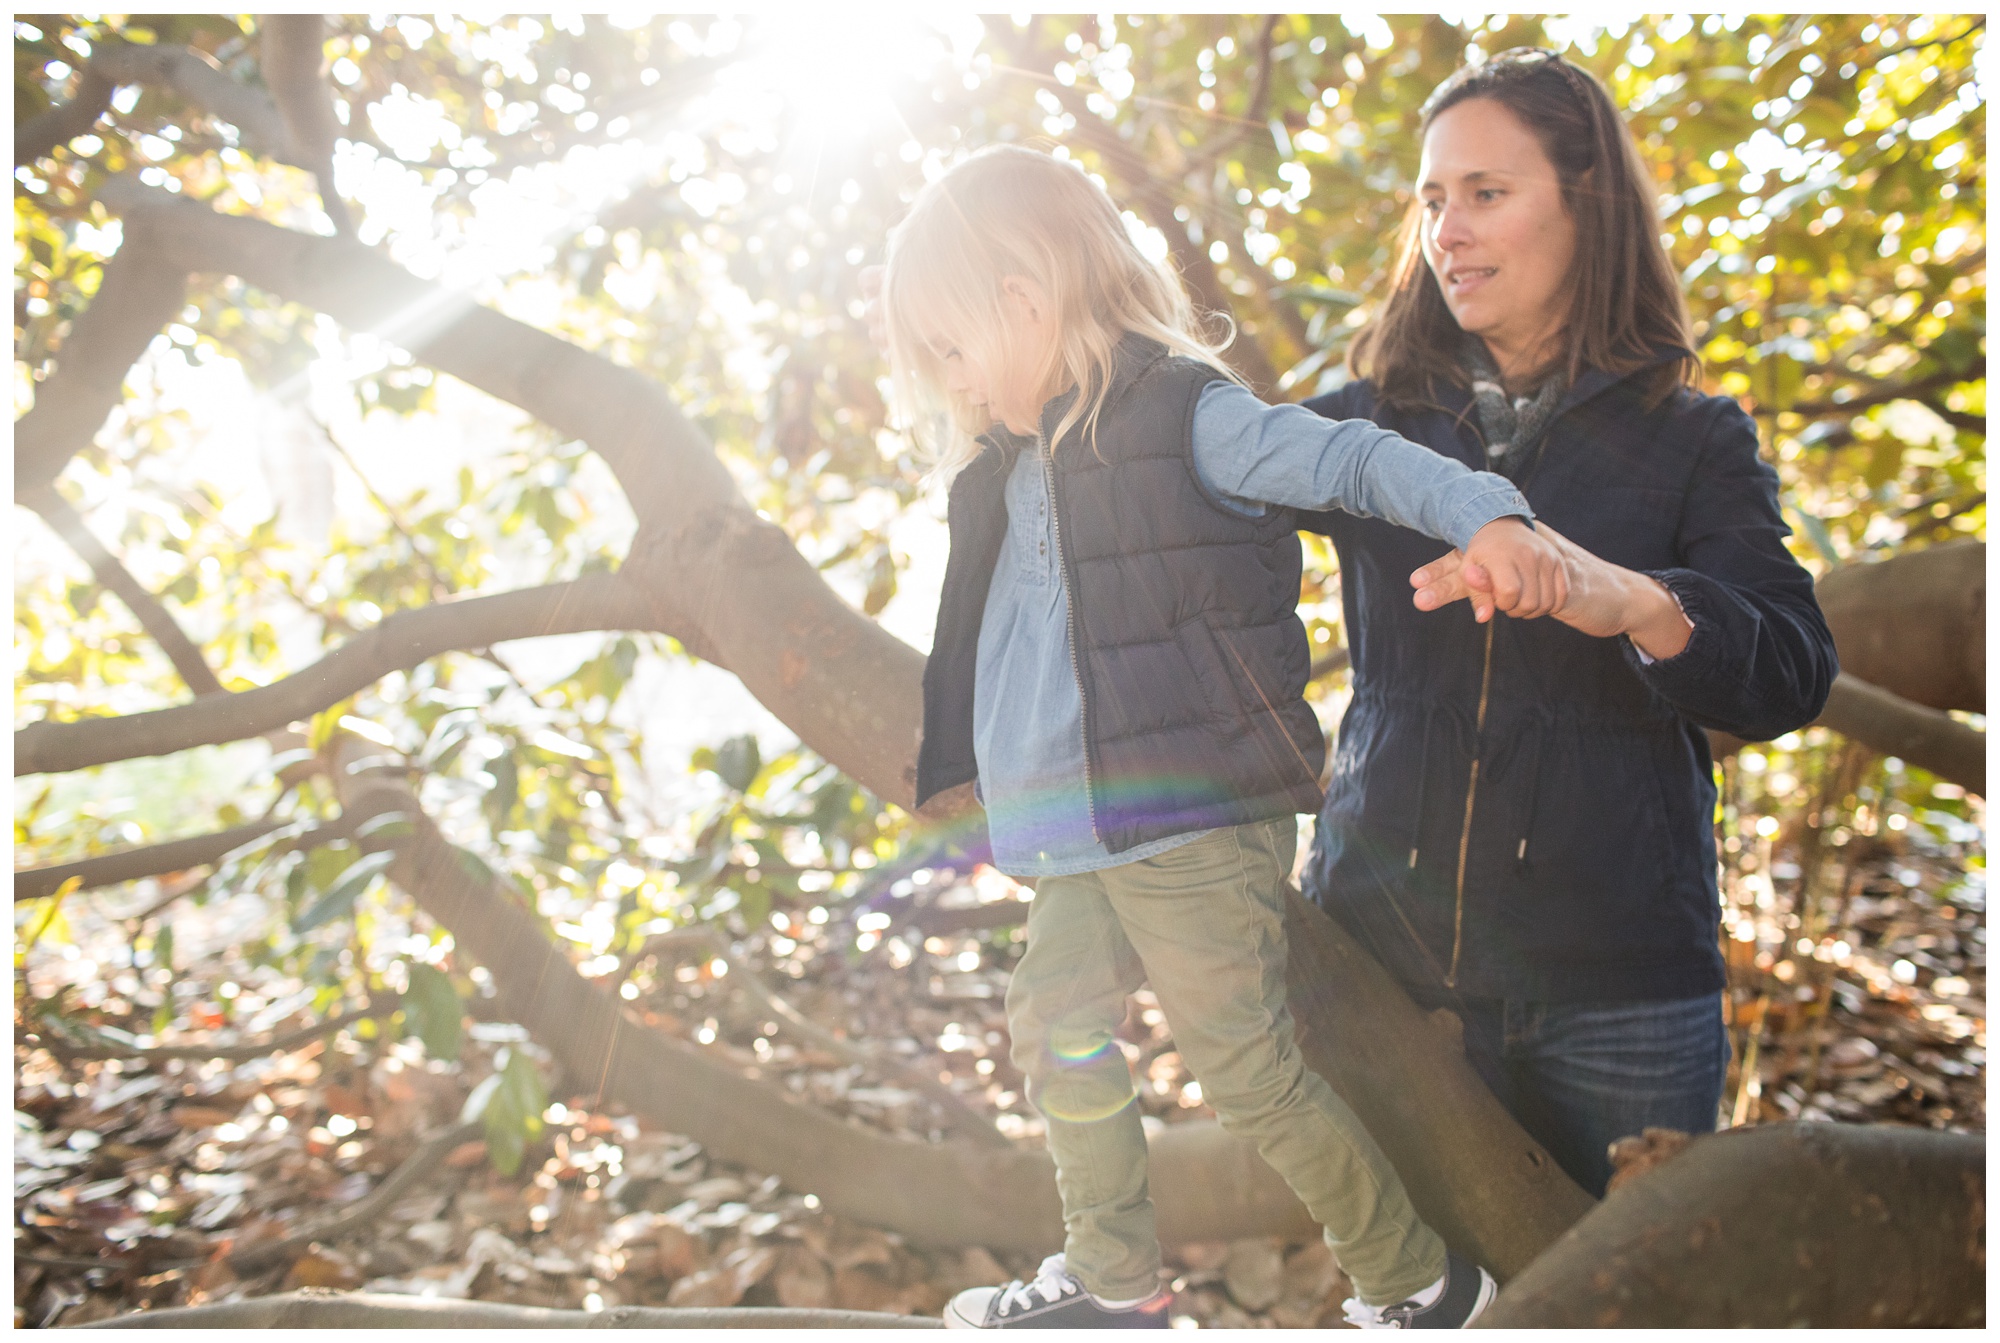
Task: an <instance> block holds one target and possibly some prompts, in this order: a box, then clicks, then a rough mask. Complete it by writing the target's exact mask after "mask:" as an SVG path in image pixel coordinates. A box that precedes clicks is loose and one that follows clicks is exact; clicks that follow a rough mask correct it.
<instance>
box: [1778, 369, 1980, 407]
mask: <svg viewBox="0 0 2000 1343" xmlns="http://www.w3.org/2000/svg"><path fill="white" fill-rule="evenodd" d="M1978 376H1980V374H1979V371H1978V370H1976V369H1974V370H1966V371H1962V372H1961V371H1958V370H1954V369H1948V368H1947V369H1939V370H1938V371H1937V372H1935V373H1928V374H1926V375H1924V376H1923V377H1921V378H1915V379H1912V380H1911V381H1909V382H1901V383H1896V384H1895V385H1893V386H1889V387H1877V388H1876V389H1875V390H1873V391H1869V392H1864V393H1862V394H1861V395H1859V396H1854V397H1850V398H1848V399H1847V400H1845V401H1806V402H1802V403H1799V404H1797V405H1791V406H1773V407H1772V410H1774V411H1776V412H1779V413H1783V414H1791V415H1803V416H1805V417H1806V418H1807V419H1813V418H1816V417H1818V416H1821V415H1855V414H1859V413H1860V412H1861V411H1864V410H1868V409H1870V408H1871V407H1874V406H1880V405H1886V404H1887V403H1889V402H1891V401H1914V400H1921V399H1922V398H1923V394H1924V393H1925V392H1933V391H1936V390H1937V389H1938V388H1940V387H1952V386H1956V385H1957V384H1959V383H1961V382H1970V381H1972V380H1973V379H1974V378H1977V377H1978Z"/></svg>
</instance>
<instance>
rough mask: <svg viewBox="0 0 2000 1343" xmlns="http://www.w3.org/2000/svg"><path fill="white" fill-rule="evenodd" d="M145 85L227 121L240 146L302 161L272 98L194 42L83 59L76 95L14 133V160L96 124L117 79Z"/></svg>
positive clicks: (115, 50) (101, 51) (119, 49)
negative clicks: (232, 73) (232, 75)
mask: <svg viewBox="0 0 2000 1343" xmlns="http://www.w3.org/2000/svg"><path fill="white" fill-rule="evenodd" d="M125 84H144V85H148V86H150V87H153V88H163V89H168V90H170V91H172V92H173V93H176V94H178V95H179V96H180V98H181V100H182V101H184V102H186V103H188V104H189V105H190V106H193V107H195V108H198V109H199V110H201V111H203V112H206V113H207V114H208V115H209V116H211V117H214V118H215V119H217V120H219V121H226V122H228V123H229V124H230V125H232V126H234V127H236V129H237V130H238V131H240V132H241V133H242V136H243V142H244V144H245V146H247V147H249V148H251V149H254V150H256V151H257V152H259V153H263V154H267V155H269V156H270V157H272V158H274V159H277V160H278V161H279V162H281V163H290V164H293V165H294V166H296V167H301V168H310V167H311V165H310V164H306V163H299V162H298V158H299V156H298V153H297V151H296V149H295V148H294V145H293V141H292V137H291V135H290V133H289V132H288V131H287V130H286V128H285V123H284V121H283V120H282V119H281V118H280V117H279V115H278V109H277V108H276V107H274V106H273V105H272V103H271V100H270V99H269V98H266V97H265V96H264V95H263V94H262V93H260V92H258V91H257V90H256V89H253V88H250V87H248V86H247V85H243V84H239V83H237V82H236V81H235V80H233V79H231V78H230V77H229V75H228V72H226V71H225V70H223V68H222V67H221V66H219V65H217V64H216V63H215V59H214V58H213V57H211V56H210V55H208V53H206V52H202V51H196V50H195V49H193V48H192V47H169V46H137V45H122V44H121V45H112V46H104V47H100V48H98V49H97V50H96V51H95V52H94V53H92V55H91V57H90V59H89V60H88V61H87V62H85V64H84V67H83V74H82V76H81V77H80V78H79V79H78V80H77V86H76V93H75V95H74V96H72V97H71V98H70V100H69V101H68V102H66V103H63V104H61V105H60V106H57V107H52V108H50V109H49V110H48V111H46V112H44V113H42V114H41V115H40V116H38V117H36V118H34V119H33V120H32V121H30V122H28V124H27V125H25V126H20V127H17V128H15V131H14V166H15V167H17V168H18V167H20V166H21V165H22V164H25V163H32V162H34V161H35V160H36V159H38V158H41V157H43V156H44V155H46V154H48V153H50V152H51V151H52V150H54V149H55V147H56V146H57V145H62V144H67V143H69V141H71V140H73V139H75V138H76V137H77V136H79V135H82V134H83V133H84V132H86V131H88V130H89V129H90V128H91V127H93V126H95V125H96V124H97V119H98V118H99V117H101V116H103V115H104V113H105V110H106V109H107V108H109V107H110V105H111V95H112V93H113V91H114V90H116V89H117V88H118V87H119V86H120V85H125Z"/></svg>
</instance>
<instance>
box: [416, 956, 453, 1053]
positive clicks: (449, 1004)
mask: <svg viewBox="0 0 2000 1343" xmlns="http://www.w3.org/2000/svg"><path fill="white" fill-rule="evenodd" d="M403 1011H404V1014H405V1015H406V1016H407V1017H408V1018H409V1022H410V1029H411V1030H412V1031H414V1032H415V1033H416V1036H417V1038H418V1039H419V1040H422V1041H423V1042H424V1052H425V1053H427V1054H429V1055H430V1056H431V1057H432V1058H434V1059H443V1060H445V1061H446V1062H453V1061H455V1060H456V1059H457V1058H458V1051H459V1049H460V1048H461V1046H463V1044H464V1042H465V1004H464V1003H463V1002H461V1001H460V999H459V996H458V990H457V989H456V988H454V987H453V986H452V982H451V976H450V975H447V974H446V973H444V971H442V970H439V969H437V968H436V967H434V966H429V965H424V964H421V963H419V962H415V961H413V962H411V963H410V991H409V992H408V993H406V994H404V995H403Z"/></svg>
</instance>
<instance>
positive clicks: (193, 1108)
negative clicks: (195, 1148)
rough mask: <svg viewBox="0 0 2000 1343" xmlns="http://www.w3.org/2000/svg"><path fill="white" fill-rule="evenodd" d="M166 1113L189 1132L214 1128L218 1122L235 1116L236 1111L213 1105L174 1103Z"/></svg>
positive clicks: (227, 1120) (224, 1122)
mask: <svg viewBox="0 0 2000 1343" xmlns="http://www.w3.org/2000/svg"><path fill="white" fill-rule="evenodd" d="M167 1113H168V1114H169V1115H170V1116H172V1118H173V1121H174V1123H176V1124H178V1125H180V1126H181V1127H182V1128H184V1129H186V1130H187V1131H188V1132H190V1133H193V1132H196V1131H197V1130H200V1129H205V1128H214V1127H215V1126H216V1125H218V1124H227V1123H228V1122H229V1121H230V1120H232V1119H234V1118H236V1111H234V1110H221V1109H217V1108H216V1107H215V1106H213V1105H176V1106H175V1107H174V1108H173V1109H172V1110H170V1111H168V1112H167Z"/></svg>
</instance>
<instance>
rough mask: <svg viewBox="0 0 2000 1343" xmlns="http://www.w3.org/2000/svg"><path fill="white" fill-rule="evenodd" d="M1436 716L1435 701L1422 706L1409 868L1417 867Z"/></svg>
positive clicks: (1422, 835)
mask: <svg viewBox="0 0 2000 1343" xmlns="http://www.w3.org/2000/svg"><path fill="white" fill-rule="evenodd" d="M1436 717H1437V705H1436V704H1435V703H1430V704H1426V705H1425V706H1424V744H1423V747H1422V749H1420V750H1419V751H1418V752H1417V824H1416V829H1415V830H1414V831H1413V832H1412V833H1411V835H1410V870H1411V871H1412V872H1414V871H1416V868H1417V841H1419V840H1421V839H1422V838H1423V837H1424V789H1425V787H1426V786H1427V785H1428V784H1429V783H1430V778H1431V723H1432V722H1433V721H1434V720H1435V719H1436Z"/></svg>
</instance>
